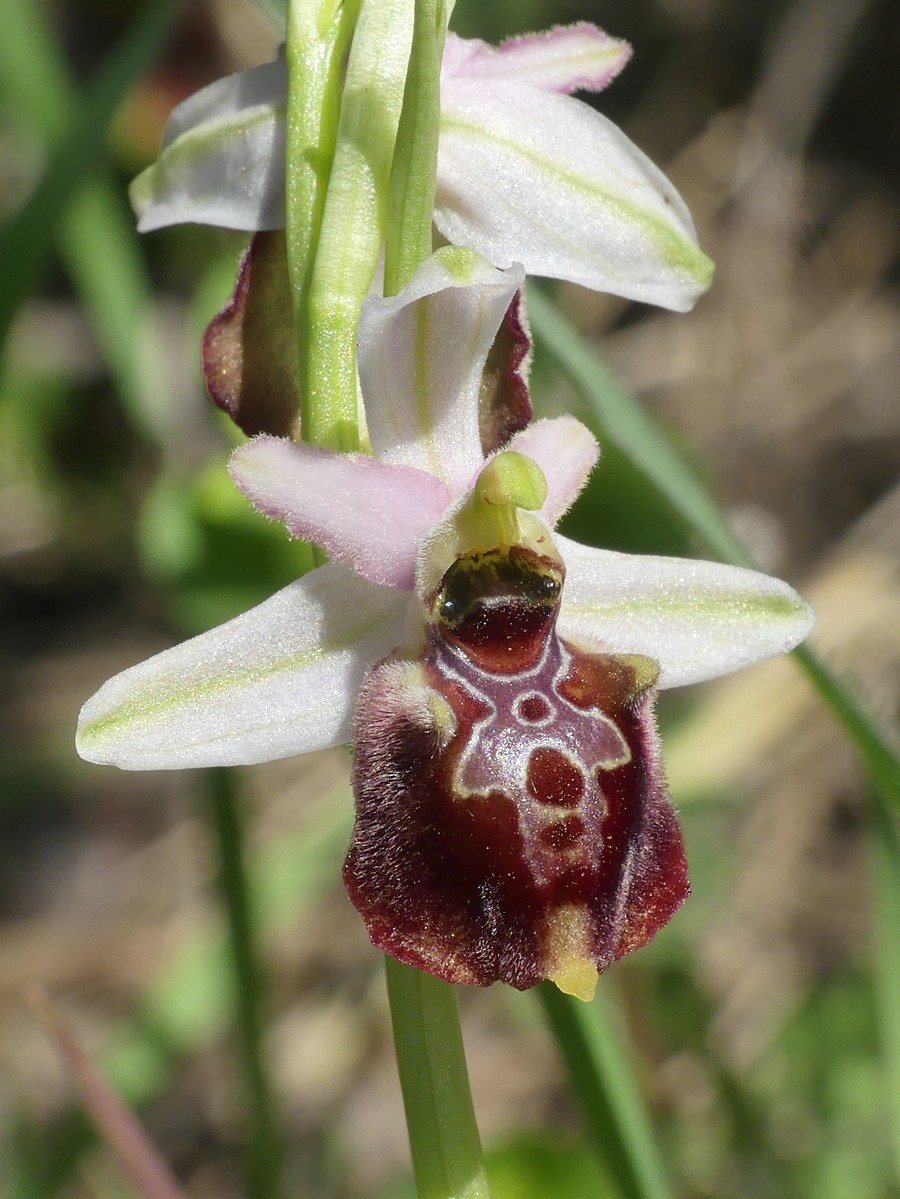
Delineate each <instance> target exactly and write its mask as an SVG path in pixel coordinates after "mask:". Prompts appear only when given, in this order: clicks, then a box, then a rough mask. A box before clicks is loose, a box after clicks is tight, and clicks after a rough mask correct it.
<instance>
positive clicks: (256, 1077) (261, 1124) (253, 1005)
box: [206, 768, 281, 1199]
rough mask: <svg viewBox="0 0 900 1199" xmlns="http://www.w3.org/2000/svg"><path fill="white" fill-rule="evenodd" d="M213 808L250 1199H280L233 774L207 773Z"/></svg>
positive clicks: (259, 987)
mask: <svg viewBox="0 0 900 1199" xmlns="http://www.w3.org/2000/svg"><path fill="white" fill-rule="evenodd" d="M206 777H207V780H208V792H209V806H210V813H211V817H212V823H213V828H214V830H215V835H216V842H217V844H218V849H219V887H220V890H221V893H222V898H223V899H224V901H225V909H226V912H227V916H228V930H229V937H228V951H229V954H230V956H231V969H232V975H233V978H234V988H235V1001H236V1006H237V1012H236V1015H237V1026H238V1033H239V1036H240V1051H241V1067H242V1073H243V1089H244V1100H245V1102H244V1107H245V1110H246V1112H247V1113H248V1118H249V1120H250V1128H249V1131H248V1136H247V1153H246V1158H245V1172H246V1186H247V1194H248V1195H249V1196H250V1199H275V1196H276V1194H277V1193H278V1183H279V1175H280V1170H281V1152H280V1146H279V1138H278V1130H277V1121H276V1117H275V1105H274V1101H273V1096H272V1089H271V1085H270V1083H269V1076H268V1072H267V1070H266V1066H265V1060H264V1054H263V1044H262V1014H261V1007H262V1003H261V996H262V979H261V972H260V969H259V964H258V961H257V951H256V945H255V931H256V930H255V925H254V920H253V913H252V912H251V906H250V891H249V886H248V881H247V871H246V867H245V864H244V845H243V833H242V828H241V814H240V803H239V795H238V789H237V783H236V779H235V775H234V774H233V772H231V771H229V770H227V769H224V768H219V769H215V770H210V771H209V772H208V773H207V776H206Z"/></svg>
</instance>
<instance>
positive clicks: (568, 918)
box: [547, 904, 598, 1003]
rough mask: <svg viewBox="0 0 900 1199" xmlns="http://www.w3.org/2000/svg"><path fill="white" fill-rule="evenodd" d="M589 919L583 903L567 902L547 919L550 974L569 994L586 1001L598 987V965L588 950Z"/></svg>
mask: <svg viewBox="0 0 900 1199" xmlns="http://www.w3.org/2000/svg"><path fill="white" fill-rule="evenodd" d="M588 930H589V921H588V915H587V912H586V911H585V909H584V908H583V907H577V906H576V905H575V904H566V905H565V906H563V907H561V908H558V909H557V910H556V911H555V912H553V913H552V914H551V915H550V916H549V917H548V920H547V956H548V957H549V959H550V962H551V966H550V969H549V970H548V971H547V977H548V978H549V979H550V981H551V982H553V983H555V984H556V985H557V986H558V987H559V989H560V991H564V992H565V994H566V995H574V996H575V998H576V999H583V1000H584V1002H585V1003H587V1002H588V1001H589V1000H591V999H593V998H594V992H595V991H596V990H597V978H598V974H597V966H596V963H595V962H594V960H593V959H592V958H591V957H590V955H589V954H588V951H587V944H588Z"/></svg>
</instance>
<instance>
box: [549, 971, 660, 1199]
mask: <svg viewBox="0 0 900 1199" xmlns="http://www.w3.org/2000/svg"><path fill="white" fill-rule="evenodd" d="M537 993H538V997H539V999H540V1001H541V1004H542V1005H543V1008H544V1014H545V1016H546V1018H547V1022H548V1023H549V1025H550V1028H551V1031H552V1032H553V1036H554V1038H555V1040H556V1043H557V1046H558V1047H559V1050H560V1052H561V1054H562V1058H563V1061H564V1062H565V1065H566V1070H567V1072H568V1075H569V1081H570V1083H571V1086H572V1090H573V1091H574V1093H575V1095H576V1097H577V1099H578V1103H579V1106H580V1108H581V1115H582V1119H583V1121H584V1124H585V1128H586V1131H587V1134H588V1137H589V1139H590V1141H591V1143H592V1145H593V1147H594V1149H595V1151H596V1153H597V1156H598V1158H599V1160H600V1163H601V1166H602V1167H603V1169H604V1170H605V1171H607V1172H608V1173H609V1175H610V1177H611V1178H612V1179H613V1181H614V1182H615V1184H616V1186H617V1188H618V1191H619V1194H620V1195H622V1196H623V1199H669V1197H670V1196H671V1194H672V1191H671V1188H670V1187H669V1184H668V1182H667V1180H666V1174H665V1170H664V1168H663V1164H662V1159H661V1157H660V1154H659V1150H658V1148H657V1145H656V1139H655V1137H654V1134H653V1129H652V1126H651V1124H650V1120H649V1117H648V1116H647V1113H646V1111H645V1109H644V1105H643V1102H642V1100H641V1096H640V1092H639V1090H638V1087H637V1084H636V1082H635V1080H634V1075H633V1073H632V1070H631V1067H630V1065H629V1062H628V1058H627V1056H626V1054H625V1053H623V1052H622V1048H621V1046H620V1044H619V1042H618V1039H617V1037H616V1034H615V1032H614V1030H613V1028H612V1025H611V1023H610V1021H609V1017H608V1015H607V1013H606V1011H605V1010H604V1007H603V1002H602V999H601V997H600V996H599V995H598V996H597V997H596V998H595V999H594V1000H593V1002H592V1003H590V1004H584V1003H581V1002H580V1001H579V1000H577V999H572V998H571V997H570V996H568V995H563V994H562V992H560V991H558V990H557V989H556V987H555V986H554V985H553V984H552V983H541V984H540V986H539V987H538V988H537Z"/></svg>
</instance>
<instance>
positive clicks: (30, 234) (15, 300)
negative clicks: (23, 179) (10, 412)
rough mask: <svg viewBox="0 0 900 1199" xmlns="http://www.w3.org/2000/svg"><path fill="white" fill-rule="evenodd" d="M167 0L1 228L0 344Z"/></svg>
mask: <svg viewBox="0 0 900 1199" xmlns="http://www.w3.org/2000/svg"><path fill="white" fill-rule="evenodd" d="M172 11H173V9H172V3H171V0H157V3H155V4H152V5H151V6H150V7H149V8H147V9H146V11H145V12H144V13H143V14H142V16H141V17H140V18H139V19H138V21H136V22H135V24H134V26H133V28H132V29H130V30H129V32H128V34H127V35H126V36H125V38H124V39H123V41H122V44H121V45H120V46H119V47H118V48H117V49H116V50H115V51H114V52H113V53H112V54H111V55H110V57H109V59H108V61H107V62H106V63H105V64H104V67H103V70H102V71H101V72H100V74H99V76H98V77H97V79H96V80H95V81H94V83H93V85H92V86H91V87H90V89H89V90H88V91H87V92H86V93H85V94H84V95H83V96H82V98H81V100H80V102H79V104H78V105H77V106H76V107H75V109H74V116H73V118H72V120H71V122H70V123H69V125H68V127H67V128H66V129H65V130H64V131H63V132H62V133H61V134H60V135H59V137H58V139H57V142H56V145H55V146H54V148H53V151H52V153H51V155H50V157H49V160H48V163H47V167H46V170H45V171H44V175H43V178H42V179H41V180H40V182H39V183H38V185H37V188H36V189H35V191H34V193H33V195H32V196H31V198H30V199H29V200H28V201H27V203H26V204H25V206H24V207H23V208H22V209H21V210H20V211H19V213H18V214H17V215H16V216H15V217H13V219H12V220H11V221H10V222H9V224H8V225H7V226H6V227H5V228H4V229H3V230H0V262H2V263H3V288H2V291H0V346H2V345H3V343H4V342H5V340H6V335H7V333H8V331H9V326H10V323H11V321H12V318H13V316H14V315H15V313H16V311H17V309H18V307H19V305H20V304H21V303H22V301H23V300H24V299H25V298H26V296H27V295H28V294H29V292H30V291H31V290H32V288H33V287H34V285H35V283H36V281H37V280H38V278H39V276H40V273H41V271H42V269H43V268H44V267H45V266H46V263H47V260H48V258H49V256H50V249H51V242H50V238H49V237H48V234H49V233H50V232H51V231H52V230H53V229H55V227H56V225H57V223H58V222H59V219H60V217H61V216H62V214H63V212H64V211H65V209H66V208H67V206H68V204H69V202H70V201H71V199H72V198H73V196H74V195H75V194H76V192H77V190H78V188H79V186H80V185H81V184H82V182H83V181H84V180H85V179H86V178H88V177H89V176H90V175H91V174H92V173H93V170H94V168H95V166H96V164H97V162H98V160H99V158H100V156H101V154H102V152H103V148H104V143H105V140H106V135H107V131H108V129H109V125H110V122H111V121H112V118H113V116H114V115H115V113H116V111H117V109H118V107H119V105H120V104H121V102H122V99H123V97H124V95H125V93H126V91H127V90H128V88H129V86H130V85H131V83H132V81H133V80H134V79H135V78H136V76H137V75H139V74H140V73H141V72H142V71H143V70H144V69H145V68H146V66H147V64H148V63H149V62H150V60H151V59H152V58H153V56H154V55H155V54H156V52H157V50H158V49H159V46H160V44H161V42H162V39H163V36H164V34H165V32H166V30H167V29H168V27H169V23H170V21H171V17H172Z"/></svg>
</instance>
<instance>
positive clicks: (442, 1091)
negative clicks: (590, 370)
mask: <svg viewBox="0 0 900 1199" xmlns="http://www.w3.org/2000/svg"><path fill="white" fill-rule="evenodd" d="M446 27H447V11H446V6H445V4H444V3H443V0H416V6H415V22H414V28H413V44H412V50H411V52H410V59H409V72H408V74H407V77H406V86H405V88H404V92H403V108H402V110H401V113H400V122H399V126H398V129H397V144H396V148H395V151H394V162H393V166H392V170H391V186H390V201H389V207H388V222H387V233H386V246H385V264H384V292H385V295H393V294H396V292H398V291H399V290H400V288H401V287H403V285H404V284H405V283H406V282H407V281H408V280H409V279H410V277H411V276H412V275H413V273H414V272H415V270H416V268H417V267H418V266H419V265H420V263H422V262H423V261H424V260H425V259H426V258H427V257H428V255H429V254H430V253H431V220H432V212H433V209H434V188H435V174H436V170H437V139H438V127H439V121H440V67H441V56H442V54H443V47H444V36H445V33H446ZM385 969H386V971H387V985H388V996H389V998H390V1003H391V1020H392V1023H393V1026H394V1043H395V1045H396V1048H397V1070H398V1073H399V1075H400V1088H401V1090H402V1092H403V1106H404V1108H405V1110H406V1124H407V1128H408V1130H409V1144H410V1150H411V1153H412V1161H413V1172H414V1173H415V1178H416V1188H417V1191H418V1195H419V1199H488V1185H487V1178H486V1176H485V1173H484V1166H483V1164H482V1158H481V1141H480V1139H479V1136H478V1127H477V1125H476V1123H475V1111H474V1108H473V1106H472V1095H471V1091H470V1089H469V1075H468V1070H467V1069H466V1057H465V1050H464V1048H463V1041H462V1032H461V1030H460V1026H459V1010H458V1008H457V1004H456V993H455V991H454V990H453V988H452V987H451V986H449V985H448V984H447V983H445V982H442V981H441V980H440V979H437V978H434V977H432V976H431V975H430V974H424V973H423V972H422V971H420V970H413V969H411V968H410V967H409V966H403V965H401V964H400V963H399V962H397V961H395V960H394V959H393V958H389V957H388V958H385Z"/></svg>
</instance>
